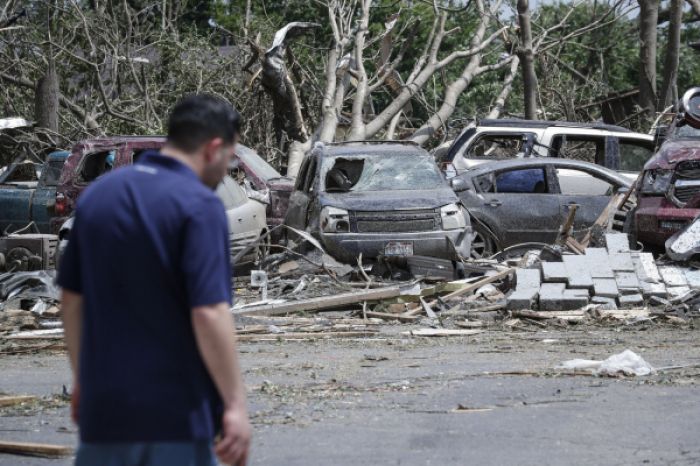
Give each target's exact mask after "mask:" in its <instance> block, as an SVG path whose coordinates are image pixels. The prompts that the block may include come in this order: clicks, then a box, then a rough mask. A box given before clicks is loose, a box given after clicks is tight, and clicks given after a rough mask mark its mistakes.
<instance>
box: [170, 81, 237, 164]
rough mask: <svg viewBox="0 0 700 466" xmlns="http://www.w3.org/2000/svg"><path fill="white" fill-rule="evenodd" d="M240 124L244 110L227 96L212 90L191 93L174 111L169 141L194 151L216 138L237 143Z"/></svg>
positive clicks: (176, 145) (181, 148) (226, 142)
mask: <svg viewBox="0 0 700 466" xmlns="http://www.w3.org/2000/svg"><path fill="white" fill-rule="evenodd" d="M240 124H241V116H240V114H239V113H238V112H237V111H236V110H235V109H234V108H233V107H232V106H231V104H229V103H228V102H226V101H225V100H223V99H221V98H219V97H215V96H213V95H210V94H195V95H190V96H187V97H185V98H183V99H182V100H181V101H180V102H178V103H177V105H175V108H173V111H172V113H171V114H170V119H169V120H168V144H170V145H172V146H173V147H176V148H177V149H180V150H182V151H184V152H193V151H195V150H197V149H199V148H200V147H201V146H202V145H203V144H205V143H206V142H207V141H210V140H212V139H214V138H221V139H223V141H224V143H225V144H233V141H234V138H235V137H236V134H237V133H238V132H239V131H240Z"/></svg>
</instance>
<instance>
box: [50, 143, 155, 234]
mask: <svg viewBox="0 0 700 466" xmlns="http://www.w3.org/2000/svg"><path fill="white" fill-rule="evenodd" d="M164 143H165V138H164V137H162V136H113V137H104V138H96V139H87V140H84V141H80V142H78V143H77V144H76V145H74V146H73V148H72V149H71V153H70V155H69V156H68V158H67V159H66V162H65V164H64V165H63V170H62V171H61V178H60V179H59V181H58V188H57V190H56V206H55V207H54V211H55V212H56V217H54V218H53V219H52V220H51V230H52V233H58V230H59V229H60V228H61V225H63V222H64V221H65V220H66V219H67V218H68V217H70V215H71V213H72V212H73V210H74V209H75V202H76V201H77V199H78V195H79V194H80V193H81V192H82V191H83V189H85V188H86V187H87V186H88V184H90V182H92V181H93V180H95V179H97V177H99V176H100V175H103V174H104V173H107V172H108V171H110V170H112V169H115V168H118V167H123V166H126V165H131V164H132V163H133V162H134V161H135V160H136V159H138V156H139V155H141V153H142V152H144V151H146V150H149V149H159V148H160V147H162V146H163V144H164Z"/></svg>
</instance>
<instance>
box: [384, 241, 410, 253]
mask: <svg viewBox="0 0 700 466" xmlns="http://www.w3.org/2000/svg"><path fill="white" fill-rule="evenodd" d="M384 255H385V256H412V255H413V241H389V242H388V243H386V246H384Z"/></svg>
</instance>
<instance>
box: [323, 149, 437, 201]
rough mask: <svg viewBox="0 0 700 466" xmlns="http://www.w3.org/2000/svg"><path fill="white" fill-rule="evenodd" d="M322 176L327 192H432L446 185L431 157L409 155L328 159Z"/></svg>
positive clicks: (418, 154) (324, 162) (385, 154)
mask: <svg viewBox="0 0 700 466" xmlns="http://www.w3.org/2000/svg"><path fill="white" fill-rule="evenodd" d="M321 175H322V179H323V182H324V184H325V187H324V189H325V190H326V191H329V192H332V191H334V190H335V191H343V190H346V191H353V192H364V191H397V190H398V191H402V190H417V189H435V187H437V186H441V185H443V184H444V183H445V182H444V180H443V179H442V175H440V171H439V170H438V168H437V165H435V161H434V160H433V158H432V156H430V155H429V154H421V153H410V152H409V153H383V154H377V155H361V156H343V157H330V158H327V159H325V160H324V161H323V169H322V171H321ZM346 179H347V181H346ZM329 182H330V184H329ZM343 186H349V188H347V189H345V188H343Z"/></svg>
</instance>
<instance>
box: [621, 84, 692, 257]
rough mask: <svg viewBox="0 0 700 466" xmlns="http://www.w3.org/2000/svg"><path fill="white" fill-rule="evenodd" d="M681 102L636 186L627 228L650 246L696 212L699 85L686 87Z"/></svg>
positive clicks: (659, 243)
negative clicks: (635, 197) (635, 194)
mask: <svg viewBox="0 0 700 466" xmlns="http://www.w3.org/2000/svg"><path fill="white" fill-rule="evenodd" d="M681 104H682V109H681V111H680V112H679V113H678V114H676V115H675V117H674V119H673V122H672V123H671V125H670V127H668V129H667V130H666V134H665V141H664V142H663V144H662V145H661V147H660V148H659V151H658V152H657V153H656V155H655V156H654V157H653V158H652V159H651V160H649V161H648V162H647V163H646V165H645V166H644V175H643V177H642V180H641V182H640V184H639V186H638V188H637V189H638V192H637V209H636V211H635V215H634V218H633V220H634V222H633V224H632V226H631V227H630V229H631V233H633V235H636V239H637V240H638V241H641V242H643V243H645V244H647V245H650V246H657V247H660V246H664V243H665V242H666V241H667V240H668V239H669V238H670V237H671V236H673V235H674V234H675V233H677V232H679V231H681V230H683V229H684V228H686V227H687V226H688V225H690V223H691V222H693V220H694V219H695V218H697V217H698V215H700V87H696V88H692V89H690V90H688V91H687V92H686V93H685V95H684V96H683V99H682V101H681Z"/></svg>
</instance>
